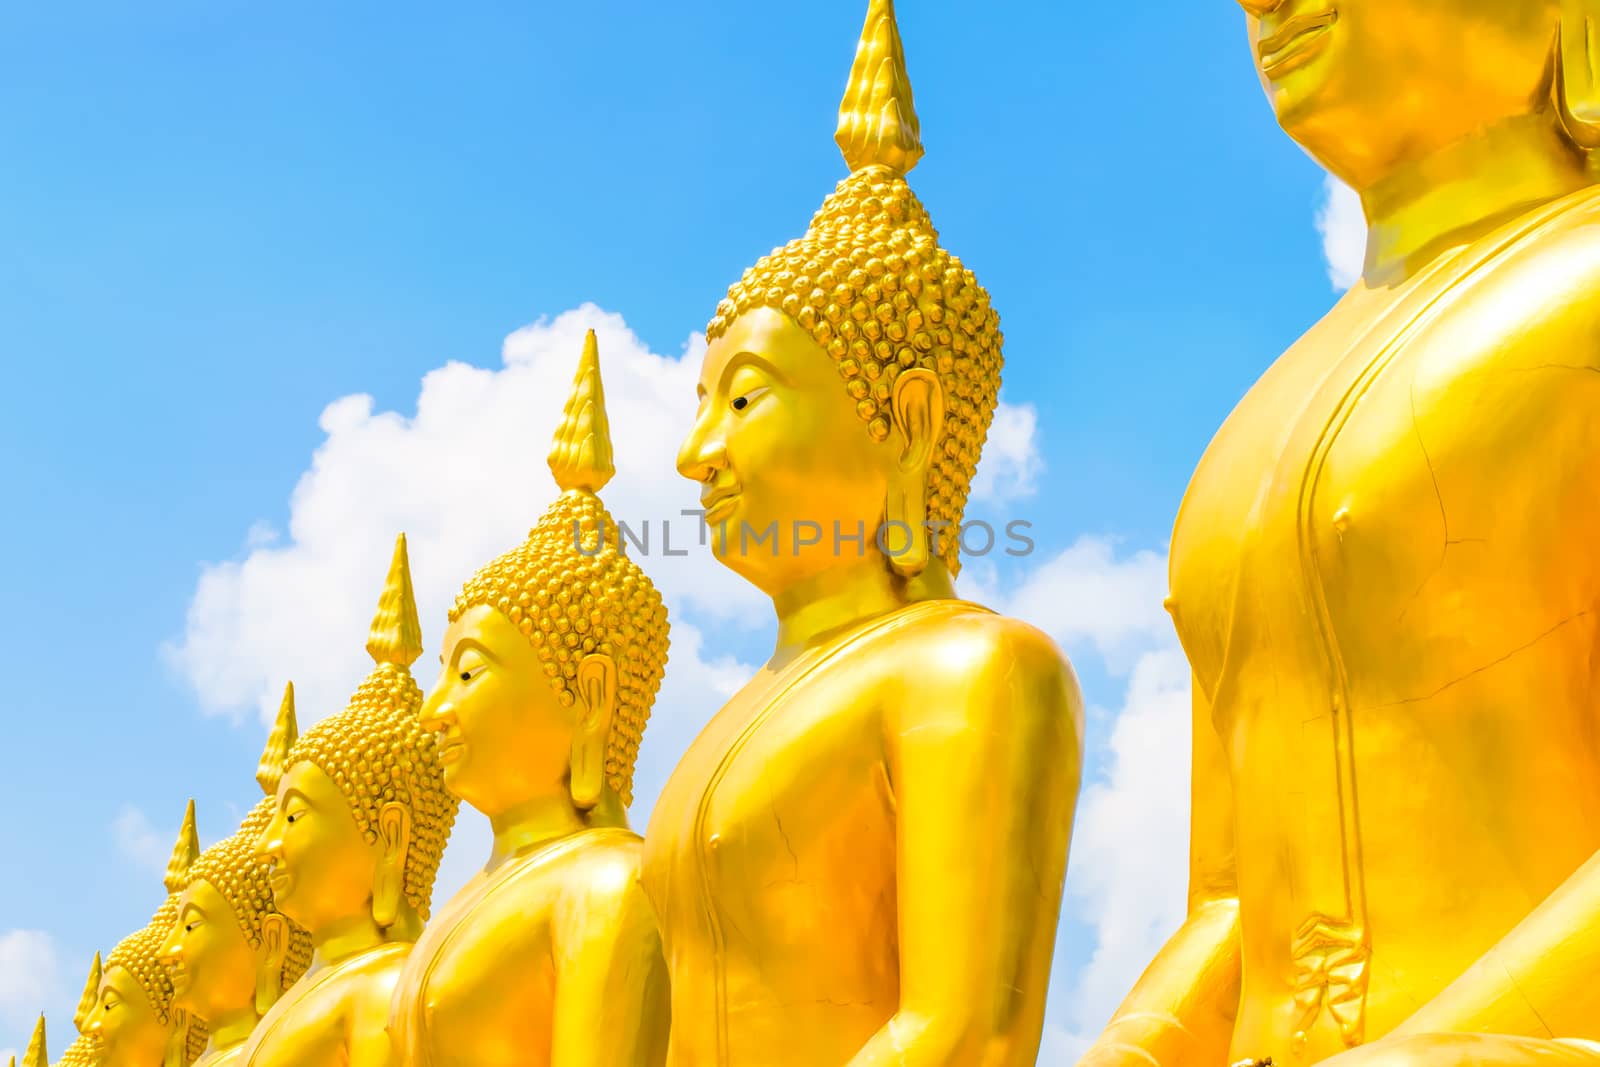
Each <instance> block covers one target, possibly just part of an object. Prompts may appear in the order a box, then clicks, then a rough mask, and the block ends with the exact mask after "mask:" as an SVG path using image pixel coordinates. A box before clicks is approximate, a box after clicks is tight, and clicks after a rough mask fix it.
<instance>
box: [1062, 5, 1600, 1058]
mask: <svg viewBox="0 0 1600 1067" xmlns="http://www.w3.org/2000/svg"><path fill="white" fill-rule="evenodd" d="M1242 3H1243V5H1244V7H1245V9H1246V14H1247V19H1246V21H1247V24H1248V28H1249V32H1250V36H1251V40H1252V43H1253V51H1254V54H1255V57H1256V61H1257V64H1258V67H1259V70H1260V73H1261V76H1262V79H1263V82H1264V84H1265V86H1266V89H1267V93H1268V96H1269V97H1270V99H1271V101H1272V104H1273V106H1274V108H1275V110H1276V113H1277V117H1278V121H1279V122H1280V124H1281V125H1282V126H1283V127H1284V129H1285V130H1286V131H1287V132H1288V133H1289V134H1290V136H1292V137H1293V138H1294V139H1295V140H1296V141H1298V142H1299V143H1300V145H1301V146H1302V147H1304V148H1305V149H1306V150H1307V151H1308V152H1309V153H1310V154H1311V155H1312V156H1314V157H1315V158H1316V159H1317V160H1319V161H1320V162H1321V163H1322V164H1324V165H1325V166H1326V167H1327V168H1328V169H1329V170H1330V171H1331V172H1333V173H1334V174H1336V175H1338V176H1339V177H1340V178H1342V179H1343V180H1344V181H1346V182H1347V183H1349V184H1350V185H1351V186H1352V187H1354V188H1355V189H1356V190H1357V192H1359V194H1360V196H1361V200H1362V204H1363V207H1364V209H1365V213H1366V217H1367V220H1368V223H1369V226H1370V236H1369V239H1368V245H1367V259H1366V270H1365V278H1364V280H1363V281H1362V282H1360V283H1358V284H1357V285H1356V286H1355V287H1354V288H1352V289H1351V290H1350V291H1349V292H1348V293H1347V294H1346V295H1345V296H1344V298H1343V299H1341V300H1340V302H1339V303H1338V305H1337V306H1336V307H1335V308H1334V309H1333V310H1332V311H1331V312H1330V313H1329V314H1328V315H1327V317H1326V318H1324V319H1323V320H1322V321H1321V322H1319V323H1318V324H1317V325H1315V326H1314V327H1312V329H1311V330H1310V332H1308V333H1307V334H1306V335H1305V336H1304V337H1303V338H1301V339H1300V341H1299V342H1298V343H1296V344H1295V345H1294V346H1293V347H1292V348H1290V349H1289V351H1288V352H1287V353H1285V354H1284V355H1283V356H1282V357H1281V358H1280V359H1279V360H1278V361H1277V362H1276V363H1274V364H1273V365H1272V367H1271V368H1270V369H1269V370H1268V371H1267V372H1266V374H1265V375H1264V376H1263V377H1262V378H1261V380H1260V381H1259V382H1257V383H1256V385H1255V386H1254V388H1253V389H1252V390H1251V391H1250V393H1249V394H1248V395H1247V396H1246V397H1245V398H1244V400H1243V401H1241V402H1240V404H1239V406H1238V407H1237V408H1236V409H1235V410H1234V412H1233V414H1232V415H1231V416H1229V418H1228V420H1227V422H1226V423H1225V424H1224V426H1223V427H1222V429H1221V430H1220V431H1219V432H1218V434H1217V436H1216V437H1215V438H1214V439H1213V440H1212V442H1211V444H1210V446H1209V448H1208V449H1207V450H1206V453H1205V455H1204V458H1202V459H1201V461H1200V465H1199V467H1198V469H1197V470H1196V472H1195V474H1194V477H1193V480H1192V481H1191V483H1190V485H1189V490H1188V493H1187V495H1186V496H1185V498H1184V501H1183V507H1182V510H1181V511H1180V513H1179V515H1178V518H1177V523H1176V528H1175V531H1174V534H1173V542H1172V557H1171V598H1170V600H1169V602H1168V603H1169V608H1170V610H1171V612H1172V615H1173V618H1174V620H1175V623H1176V626H1177V630H1178V634H1179V636H1180V638H1181V640H1182V642H1183V647H1184V649H1185V651H1186V653H1187V654H1188V657H1189V662H1190V665H1191V667H1192V668H1193V674H1194V727H1193V729H1194V745H1193V753H1194V766H1193V787H1192V788H1193V811H1192V815H1191V827H1192V832H1191V844H1190V877H1191V881H1190V887H1189V901H1190V908H1189V916H1188V919H1187V921H1186V922H1185V923H1184V925H1183V927H1182V928H1181V929H1180V930H1179V931H1178V932H1177V933H1176V934H1175V935H1174V936H1173V938H1172V939H1171V940H1170V941H1169V942H1168V943H1167V945H1166V947H1165V948H1163V949H1162V951H1161V952H1160V954H1159V955H1158V956H1157V957H1156V959H1155V961H1154V962H1153V963H1152V964H1151V965H1150V967H1149V969H1148V970H1147V971H1146V972H1145V974H1144V976H1143V977H1142V978H1141V979H1140V981H1139V983H1138V985H1137V986H1136V987H1135V988H1134V990H1133V991H1132V993H1131V994H1130V995H1129V996H1128V998H1127V1000H1126V1001H1125V1003H1124V1004H1123V1006H1122V1008H1121V1009H1120V1011H1119V1012H1118V1014H1117V1016H1116V1017H1115V1018H1114V1019H1113V1021H1112V1022H1111V1024H1110V1026H1109V1027H1108V1029H1107V1030H1106V1032H1105V1033H1104V1035H1103V1036H1102V1037H1101V1039H1100V1041H1099V1043H1098V1044H1097V1045H1096V1046H1095V1047H1094V1048H1093V1049H1092V1050H1091V1051H1090V1053H1089V1055H1088V1056H1087V1057H1086V1059H1085V1060H1084V1063H1085V1064H1093V1065H1100V1064H1141V1065H1146V1067H1148V1065H1150V1064H1159V1065H1162V1067H1173V1065H1177V1064H1217V1063H1224V1062H1229V1060H1230V1059H1231V1060H1243V1059H1247V1058H1248V1059H1249V1060H1251V1061H1259V1060H1263V1059H1267V1058H1270V1059H1271V1060H1272V1061H1273V1062H1274V1063H1276V1064H1278V1065H1279V1067H1291V1065H1299V1064H1308V1063H1315V1062H1318V1061H1321V1060H1324V1059H1327V1058H1329V1057H1332V1056H1335V1055H1336V1054H1340V1055H1343V1056H1345V1057H1348V1059H1349V1060H1351V1061H1355V1060H1363V1059H1372V1060H1377V1061H1381V1062H1382V1063H1398V1064H1412V1063H1417V1064H1424V1063H1425V1064H1462V1063H1491V1064H1522V1063H1534V1062H1537V1063H1541V1064H1558V1063H1564V1062H1578V1061H1582V1062H1595V1061H1596V1060H1597V1059H1600V1044H1593V1043H1591V1044H1588V1045H1584V1044H1582V1043H1581V1040H1577V1039H1587V1040H1588V1041H1590V1042H1594V1041H1596V1040H1600V983H1596V982H1595V980H1594V967H1595V961H1596V959H1597V958H1600V859H1596V858H1595V857H1596V851H1597V849H1600V745H1597V744H1596V743H1595V736H1596V734H1595V731H1596V713H1597V711H1600V704H1597V701H1596V678H1597V676H1596V673H1595V662H1596V648H1597V647H1600V646H1597V634H1600V610H1597V608H1600V552H1597V551H1596V549H1595V532H1596V531H1597V530H1600V494H1597V493H1596V492H1595V486H1596V485H1597V484H1600V299H1597V297H1600V187H1597V186H1596V182H1595V178H1596V173H1597V172H1596V167H1595V162H1596V160H1595V158H1594V157H1593V156H1592V155H1591V152H1592V150H1593V148H1594V147H1595V146H1597V145H1600V77H1597V70H1600V68H1597V61H1600V53H1597V52H1596V50H1595V40H1596V38H1595V25H1596V18H1597V17H1600V0H1337V3H1335V2H1334V0H1242ZM1380 1039H1381V1040H1380ZM1554 1039H1575V1041H1576V1043H1574V1042H1561V1041H1557V1040H1554ZM1364 1042H1365V1043H1366V1044H1363V1043H1364ZM1357 1046H1360V1047H1359V1048H1358V1047H1357ZM1346 1049H1355V1051H1351V1052H1345V1051H1344V1050H1346ZM1224 1057H1228V1058H1229V1059H1224ZM1337 1062H1340V1063H1344V1062H1346V1061H1345V1060H1339V1061H1337Z"/></svg>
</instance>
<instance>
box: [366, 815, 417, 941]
mask: <svg viewBox="0 0 1600 1067" xmlns="http://www.w3.org/2000/svg"><path fill="white" fill-rule="evenodd" d="M378 848H379V849H380V851H379V854H378V869H377V870H376V871H375V872H374V873H373V877H372V919H373V921H374V922H376V923H377V924H378V926H379V927H380V928H382V929H388V928H389V927H391V926H393V925H394V924H395V921H396V920H397V919H399V917H400V904H401V902H402V901H404V900H405V889H406V856H407V855H409V853H410V851H411V812H410V811H409V810H407V808H406V806H405V805H404V804H400V803H397V802H395V801H390V802H389V803H387V804H385V805H384V806H383V808H382V810H380V811H379V812H378Z"/></svg>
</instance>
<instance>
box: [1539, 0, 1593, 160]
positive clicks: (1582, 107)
mask: <svg viewBox="0 0 1600 1067" xmlns="http://www.w3.org/2000/svg"><path fill="white" fill-rule="evenodd" d="M1592 6H1593V5H1592V0H1561V21H1560V24H1559V25H1558V26H1557V28H1556V42H1555V54H1554V68H1555V69H1554V74H1553V77H1552V79H1551V88H1550V94H1551V97H1552V99H1553V101H1554V103H1555V106H1556V112H1557V114H1558V115H1560V117H1561V126H1562V128H1563V129H1565V130H1566V132H1567V136H1568V137H1570V138H1572V140H1573V141H1575V142H1576V143H1577V144H1579V145H1580V146H1582V147H1584V148H1600V40H1597V32H1600V31H1597V27H1596V26H1595V20H1594V17H1593V16H1592V15H1591V14H1590V9H1591V7H1592Z"/></svg>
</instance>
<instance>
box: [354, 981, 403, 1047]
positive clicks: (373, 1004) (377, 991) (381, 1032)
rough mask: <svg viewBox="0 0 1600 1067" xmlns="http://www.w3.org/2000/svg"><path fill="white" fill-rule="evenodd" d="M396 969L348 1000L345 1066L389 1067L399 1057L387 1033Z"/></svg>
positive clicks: (395, 983) (396, 983)
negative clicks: (347, 1055) (346, 1056)
mask: <svg viewBox="0 0 1600 1067" xmlns="http://www.w3.org/2000/svg"><path fill="white" fill-rule="evenodd" d="M398 978H399V973H398V971H394V972H386V973H383V974H381V975H379V976H377V980H376V981H373V982H371V983H369V984H368V985H367V986H366V987H365V988H363V989H361V990H360V991H359V992H358V993H357V995H356V996H355V997H353V998H352V1000H351V1001H350V1002H349V1006H348V1007H347V1009H346V1011H347V1012H348V1014H347V1016H346V1019H345V1027H346V1029H345V1048H346V1050H347V1051H348V1053H349V1057H348V1058H347V1059H346V1060H345V1061H344V1062H345V1067H391V1065H398V1064H399V1063H400V1056H399V1054H398V1053H397V1052H396V1050H395V1047H394V1039H393V1038H392V1037H390V1035H389V1006H390V1004H391V1002H392V1001H393V999H394V988H395V986H396V985H398V984H399V983H398V981H397V979H398Z"/></svg>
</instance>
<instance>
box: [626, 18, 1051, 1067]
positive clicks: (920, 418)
mask: <svg viewBox="0 0 1600 1067" xmlns="http://www.w3.org/2000/svg"><path fill="white" fill-rule="evenodd" d="M838 139H839V143H840V145H841V147H842V148H843V149H844V153H845V158H846V162H847V163H848V164H849V166H850V168H851V174H850V176H849V177H848V178H846V179H845V180H844V181H843V182H841V183H840V184H839V186H838V188H837V190H836V191H835V192H834V193H833V195H832V196H830V197H829V198H828V199H827V201H826V202H825V203H824V205H823V207H822V209H821V211H820V212H818V213H817V215H816V217H815V218H814V219H813V221H812V225H811V228H810V230H809V231H808V232H807V234H806V235H805V236H804V237H802V238H800V239H798V240H796V241H793V242H790V244H789V245H787V246H785V247H784V248H782V249H779V250H777V251H775V252H774V253H773V254H772V255H771V256H768V257H766V258H764V259H763V260H761V261H760V262H759V263H758V264H757V265H756V266H755V267H753V268H752V269H751V270H750V271H747V272H746V273H745V276H744V279H743V280H742V281H741V282H740V283H739V284H737V285H735V286H734V287H733V288H732V289H731V290H730V292H729V296H728V299H727V300H725V301H724V302H723V304H722V305H721V306H720V307H719V308H718V311H717V316H716V318H715V319H714V320H713V322H712V324H711V326H710V328H709V329H708V330H707V335H708V338H709V341H710V343H709V347H708V349H707V351H706V354H705V359H704V363H703V365H702V368H701V375H700V383H699V396H700V408H699V413H698V415H697V418H696V421H695V424H694V427H693V429H692V431H691V433H690V435H689V436H688V438H687V439H686V440H685V441H684V443H683V446H682V448H681V451H680V453H679V456H678V468H679V471H680V472H681V473H683V474H684V475H685V476H686V477H688V478H690V479H691V480H693V481H695V482H697V483H698V484H699V485H700V487H701V488H700V494H701V502H702V506H703V508H704V509H705V516H704V518H705V522H706V523H707V525H708V527H709V531H710V539H711V544H712V547H713V550H714V551H715V553H716V555H717V558H718V559H719V560H720V561H721V562H722V563H723V564H724V565H726V566H728V567H730V568H731V569H733V570H735V571H736V572H737V573H739V574H740V575H741V576H742V577H744V578H745V579H746V580H748V581H750V582H751V583H752V584H754V585H756V586H758V587H759V588H760V589H761V590H762V591H763V592H765V593H767V594H768V595H769V596H771V597H772V600H773V606H774V608H775V610H776V613H777V618H778V641H777V647H776V649H775V651H774V655H773V657H772V659H771V661H770V662H769V663H768V664H767V666H766V667H765V668H764V669H763V670H762V671H761V672H760V673H758V674H757V675H756V677H755V678H753V679H752V680H751V681H750V682H749V683H748V684H747V685H746V686H745V687H744V688H743V689H742V690H741V691H740V692H738V693H737V694H736V695H735V696H734V697H733V698H732V699H731V700H730V701H729V702H728V703H727V704H726V705H725V706H724V707H723V708H722V710H721V711H720V712H718V713H717V715H716V716H715V717H714V718H713V719H712V720H711V721H710V723H709V724H708V725H707V726H706V728H705V729H704V731H703V732H702V733H701V734H700V736H699V738H698V739H696V741H695V742H694V743H693V745H692V746H691V747H690V748H689V750H688V752H687V753H686V754H685V756H684V757H683V759H682V760H681V761H680V763H679V764H678V766H677V768H676V769H675V770H674V772H673V774H672V776H671V778H670V780H669V782H668V784H667V785H666V787H665V789H664V790H663V792H662V795H661V798H660V800H659V801H658V802H657V805H656V808H655V811H654V814H653V815H652V817H651V820H650V825H649V828H648V830H647V832H646V834H645V847H644V883H645V888H646V891H647V892H648V893H649V895H650V897H651V900H652V902H653V903H654V904H655V907H656V913H657V915H658V917H659V919H660V922H661V926H662V936H663V942H664V945H665V949H666V955H667V961H668V966H669V969H670V972H671V982H672V1040H671V1049H670V1051H669V1054H668V1062H669V1063H670V1064H673V1065H682V1067H689V1065H695V1067H700V1065H730V1064H731V1065H744V1064H757V1063H759V1064H762V1065H763V1067H802V1065H803V1067H845V1065H850V1067H867V1065H876V1064H885V1065H887V1064H895V1065H912V1064H916V1065H923V1064H926V1065H930V1067H932V1065H945V1064H975V1063H984V1064H990V1065H995V1067H1000V1065H1022V1064H1032V1063H1033V1062H1034V1060H1035V1057H1036V1055H1037V1052H1038V1047H1039V1039H1040V1033H1041V1028H1042V1021H1043V1011H1044V1001H1045V993H1046V988H1047V985H1048V980H1049V970H1050V960H1051V955H1052V950H1053V946H1054V940H1055V927H1056V921H1057V917H1058V913H1059V910H1060V904H1061V888H1062V879H1063V875H1064V870H1065V867H1066V860H1067V847H1068V841H1069V838H1070V835H1071V827H1072V819H1073V810H1074V802H1075V799H1076V795H1077V789H1078V782H1079V773H1080V756H1081V742H1082V711H1081V700H1080V696H1079V692H1078V688H1077V684H1076V682H1075V680H1074V678H1073V675H1072V672H1071V669H1070V667H1069V666H1068V665H1067V663H1066V661H1065V660H1064V659H1063V657H1062V655H1061V653H1060V651H1059V649H1057V648H1056V647H1055V645H1054V644H1053V643H1052V642H1051V641H1050V640H1049V638H1048V637H1046V636H1045V635H1044V634H1042V633H1040V632H1038V631H1036V630H1034V629H1032V628H1030V627H1028V626H1025V625H1023V624H1022V623H1020V622H1017V621H1015V620H1011V619H1007V618H1003V617H1000V616H998V615H995V614H993V613H991V612H989V611H987V610H986V609H984V608H981V607H979V606H977V605H975V604H970V603H965V602H963V601H960V600H957V599H955V598H954V595H953V589H952V575H953V573H954V571H955V568H956V566H957V565H958V563H959V560H958V555H957V552H958V544H957V538H956V535H955V530H956V527H957V524H958V523H959V521H960V518H961V512H962V507H963V505H964V502H965V498H966V493H967V487H968V485H969V484H970V479H971V477H972V475H973V471H974V468H975V466H976V464H977V460H978V455H979V451H980V449H981V446H982V442H983V439H984V436H985V434H986V432H987V428H988V423H989V420H990V418H991V416H992V414H993V411H994V405H995V398H996V392H997V390H998V386H999V372H1000V341H1001V339H1000V334H999V329H998V316H997V315H996V314H995V313H994V311H993V309H992V308H991V307H990V306H989V298H988V295H987V294H986V293H984V292H983V290H982V289H981V288H980V287H979V285H978V283H977V280H976V278H975V277H974V276H973V274H972V272H971V271H970V270H967V269H965V268H964V267H963V266H962V265H961V263H960V261H959V260H957V259H956V258H955V257H954V256H952V255H950V254H949V253H948V252H946V251H945V250H944V249H942V248H940V247H939V245H938V240H937V235H936V234H935V232H934V230H933V227H932V224H931V222H930V221H929V218H928V215H927V212H926V211H925V210H924V209H923V207H922V205H921V203H920V202H919V201H918V200H917V199H916V197H915V196H914V195H913V194H912V192H911V190H910V187H909V186H908V185H907V183H906V181H905V177H904V175H905V173H906V172H907V171H909V170H910V169H911V166H912V165H913V164H914V163H915V162H916V160H917V158H918V157H919V156H920V155H921V151H922V150H921V146H920V143H919V140H918V133H917V122H916V115H915V112H914V110H913V108H912V101H911V93H910V87H909V82H908V80H907V77H906V70H905V66H904V57H903V54H902V50H901V46H900V41H899V36H898V32H897V30H896V28H895V23H894V11H893V7H892V5H891V4H890V3H889V2H888V0H872V2H871V4H870V7H869V11H868V15H867V22H866V29H865V32H864V34H863V37H862V42H861V45H860V47H859V49H858V51H857V57H856V63H855V67H854V69H853V70H852V72H851V78H850V84H849V89H848V90H847V94H846V98H845V103H844V107H843V109H842V111H841V120H840V129H839V138H838Z"/></svg>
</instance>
